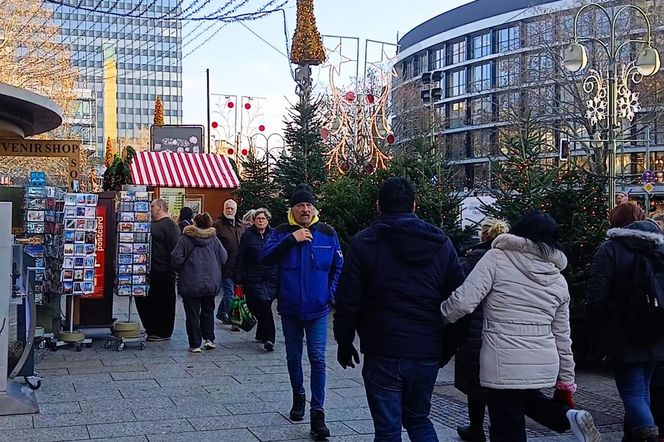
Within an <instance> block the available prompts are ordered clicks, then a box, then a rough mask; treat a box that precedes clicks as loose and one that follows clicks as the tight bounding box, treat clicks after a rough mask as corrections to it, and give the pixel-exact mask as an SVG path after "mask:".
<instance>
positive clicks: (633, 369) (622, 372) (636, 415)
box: [615, 361, 655, 428]
mask: <svg viewBox="0 0 664 442" xmlns="http://www.w3.org/2000/svg"><path fill="white" fill-rule="evenodd" d="M654 372H655V362H621V361H616V363H615V379H616V387H617V388H618V393H619V394H620V398H621V399H622V401H623V405H624V406H625V421H626V422H625V423H626V424H627V427H628V428H637V427H654V426H655V419H654V418H653V416H652V413H651V411H650V380H651V379H652V375H653V373H654Z"/></svg>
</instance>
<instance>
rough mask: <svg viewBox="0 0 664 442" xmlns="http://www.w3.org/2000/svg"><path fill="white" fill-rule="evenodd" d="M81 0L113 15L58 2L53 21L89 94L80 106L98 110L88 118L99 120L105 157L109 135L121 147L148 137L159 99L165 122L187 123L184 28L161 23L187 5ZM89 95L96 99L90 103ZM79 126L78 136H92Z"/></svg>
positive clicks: (97, 141)
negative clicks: (183, 69)
mask: <svg viewBox="0 0 664 442" xmlns="http://www.w3.org/2000/svg"><path fill="white" fill-rule="evenodd" d="M79 3H80V5H81V6H83V7H86V8H99V9H100V10H104V11H108V10H110V11H111V12H113V14H105V13H94V12H87V11H84V10H76V9H71V8H67V7H66V6H62V5H57V4H55V5H51V8H52V10H53V21H54V22H55V24H56V25H58V26H60V28H61V36H62V40H63V42H64V43H66V44H67V45H69V47H70V48H71V52H72V64H73V65H74V66H75V67H76V68H77V69H78V70H79V72H80V75H79V78H78V83H77V88H79V89H81V90H84V91H87V92H86V94H84V95H85V96H82V98H81V100H80V101H81V105H82V106H83V107H86V106H88V105H89V104H90V103H93V104H94V106H95V109H94V110H90V112H88V113H87V115H90V116H94V119H95V124H96V127H95V130H94V131H93V132H94V135H93V137H94V147H95V149H96V156H99V157H103V155H104V148H105V144H106V139H107V138H110V139H111V140H112V142H113V144H114V145H115V146H119V147H120V148H122V147H123V146H124V145H126V144H133V143H137V142H139V141H138V140H145V139H146V135H147V134H148V133H149V127H150V125H151V124H152V121H153V112H154V103H155V100H156V97H157V96H161V98H162V101H163V103H164V123H165V124H181V122H182V23H181V21H178V20H165V19H160V17H162V16H164V17H167V16H175V15H177V14H179V13H180V12H181V11H180V5H181V2H179V1H177V0H154V1H150V2H143V1H142V0H124V1H119V2H118V1H106V0H102V1H98V0H81V1H80V2H79ZM146 7H147V10H146V11H145V12H143V11H144V9H145V8H146ZM123 15H124V16H123ZM128 15H131V16H133V17H129V16H128ZM138 15H140V17H137V16H138ZM88 95H89V96H90V97H94V98H93V99H92V98H90V99H88V98H87V97H88ZM86 110H87V108H86ZM79 126H80V127H78V126H77V125H76V124H74V127H73V128H72V129H73V132H74V133H77V132H81V133H85V134H87V133H89V132H90V131H89V127H88V126H89V120H84V121H82V122H81V124H80V125H79ZM146 147H147V146H146Z"/></svg>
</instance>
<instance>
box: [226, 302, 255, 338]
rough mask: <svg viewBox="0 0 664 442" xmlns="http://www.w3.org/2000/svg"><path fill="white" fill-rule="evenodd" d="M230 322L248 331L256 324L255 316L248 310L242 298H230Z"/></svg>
mask: <svg viewBox="0 0 664 442" xmlns="http://www.w3.org/2000/svg"><path fill="white" fill-rule="evenodd" d="M230 318H231V324H233V325H236V326H238V327H240V328H241V329H242V330H244V331H246V332H248V331H251V329H252V328H254V326H256V318H255V317H254V315H252V314H251V312H250V311H249V307H247V302H246V301H245V300H244V299H242V298H233V299H231V313H230Z"/></svg>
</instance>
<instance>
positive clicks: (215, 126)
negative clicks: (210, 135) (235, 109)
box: [212, 121, 219, 129]
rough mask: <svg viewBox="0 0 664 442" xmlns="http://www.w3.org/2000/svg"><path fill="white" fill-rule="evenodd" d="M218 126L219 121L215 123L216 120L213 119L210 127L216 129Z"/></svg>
mask: <svg viewBox="0 0 664 442" xmlns="http://www.w3.org/2000/svg"><path fill="white" fill-rule="evenodd" d="M218 127H219V123H217V122H216V121H213V122H212V129H216V128H218Z"/></svg>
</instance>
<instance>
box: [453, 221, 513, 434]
mask: <svg viewBox="0 0 664 442" xmlns="http://www.w3.org/2000/svg"><path fill="white" fill-rule="evenodd" d="M481 226H482V230H481V232H480V241H481V242H480V243H478V244H476V245H474V246H472V247H471V248H470V249H468V251H467V252H466V254H465V256H464V257H463V258H461V266H462V267H463V270H464V273H465V274H466V275H468V274H470V272H471V271H472V270H473V267H475V264H477V263H478V262H479V260H480V259H481V258H482V256H484V254H485V253H486V252H487V250H489V249H490V248H491V242H492V241H493V240H494V239H495V238H496V237H497V236H498V235H500V234H502V233H508V232H509V230H510V228H509V225H507V223H506V222H504V221H501V220H497V219H494V218H487V219H485V220H484V221H483V222H482V224H481ZM482 308H483V306H482V305H481V304H480V306H479V307H477V308H476V309H475V311H474V312H473V313H472V314H471V319H470V325H469V329H468V336H467V337H466V340H465V342H464V343H463V344H462V346H461V347H460V348H459V350H458V351H457V353H456V356H455V358H454V386H455V387H456V388H457V389H458V390H459V391H461V392H463V393H465V394H466V395H467V396H468V419H469V420H470V425H469V426H459V427H457V433H458V434H459V437H460V438H461V440H465V441H471V442H484V441H485V440H486V437H485V435H484V412H485V408H486V400H487V399H486V391H485V390H484V388H483V387H482V386H481V385H480V349H481V348H482V322H483V321H484V314H483V313H482Z"/></svg>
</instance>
